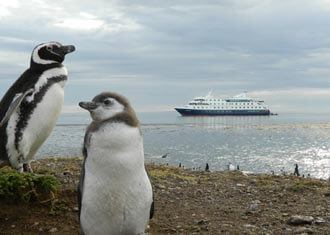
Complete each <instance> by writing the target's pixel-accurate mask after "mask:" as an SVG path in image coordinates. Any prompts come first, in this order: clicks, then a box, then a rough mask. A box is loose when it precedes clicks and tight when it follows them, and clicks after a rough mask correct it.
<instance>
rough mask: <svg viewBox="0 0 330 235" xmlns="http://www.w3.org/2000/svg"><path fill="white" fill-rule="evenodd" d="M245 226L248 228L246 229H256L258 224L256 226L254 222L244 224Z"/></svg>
mask: <svg viewBox="0 0 330 235" xmlns="http://www.w3.org/2000/svg"><path fill="white" fill-rule="evenodd" d="M243 227H244V228H246V229H255V228H257V226H254V225H252V224H244V225H243Z"/></svg>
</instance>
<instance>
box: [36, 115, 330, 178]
mask: <svg viewBox="0 0 330 235" xmlns="http://www.w3.org/2000/svg"><path fill="white" fill-rule="evenodd" d="M138 115H139V118H140V120H141V122H142V132H143V135H144V147H145V155H146V160H147V161H153V162H159V163H168V164H169V165H179V164H180V163H181V164H182V165H184V166H185V168H199V167H201V168H202V169H203V168H204V167H205V164H206V163H208V164H209V165H210V169H211V170H216V169H226V167H227V165H228V164H229V163H232V164H233V165H235V166H236V165H239V167H240V169H241V170H246V171H252V172H256V173H270V172H271V171H275V173H280V171H281V170H284V171H286V172H288V173H293V171H294V164H296V163H297V164H298V165H299V171H300V173H301V174H305V175H307V174H310V175H311V176H312V177H317V178H328V177H329V176H330V115H319V114H314V115H312V114H310V115H306V114H294V115H293V114H280V115H278V116H267V117H262V116H259V117H258V116H256V117H253V116H251V117H243V116H237V117H235V116H228V117H181V116H179V115H177V114H176V113H175V112H164V113H140V114H138ZM89 122H90V117H89V115H88V114H87V113H79V114H62V116H61V118H60V120H59V122H58V125H57V126H56V128H55V130H54V131H53V132H52V134H51V136H50V137H49V138H48V140H47V141H46V143H45V144H44V145H43V146H42V148H41V149H40V150H39V152H38V155H37V158H43V157H50V156H53V157H72V156H81V146H82V141H83V136H84V133H85V129H86V126H87V124H88V123H89ZM166 153H168V155H167V157H166V158H162V157H161V156H162V155H164V154H166Z"/></svg>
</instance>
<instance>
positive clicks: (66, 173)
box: [63, 171, 72, 175]
mask: <svg viewBox="0 0 330 235" xmlns="http://www.w3.org/2000/svg"><path fill="white" fill-rule="evenodd" d="M63 175H72V173H71V172H70V171H64V172H63Z"/></svg>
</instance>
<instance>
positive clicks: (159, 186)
mask: <svg viewBox="0 0 330 235" xmlns="http://www.w3.org/2000/svg"><path fill="white" fill-rule="evenodd" d="M157 188H160V189H166V187H165V186H164V185H162V184H157Z"/></svg>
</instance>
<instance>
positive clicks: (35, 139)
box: [6, 67, 67, 168]
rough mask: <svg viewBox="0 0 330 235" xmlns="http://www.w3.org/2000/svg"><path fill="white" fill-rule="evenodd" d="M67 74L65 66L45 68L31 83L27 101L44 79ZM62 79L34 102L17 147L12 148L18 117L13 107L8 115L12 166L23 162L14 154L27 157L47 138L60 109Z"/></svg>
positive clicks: (27, 158) (26, 159)
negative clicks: (38, 100)
mask: <svg viewBox="0 0 330 235" xmlns="http://www.w3.org/2000/svg"><path fill="white" fill-rule="evenodd" d="M61 75H65V76H66V75H67V70H66V68H65V67H61V68H54V69H50V70H47V71H45V72H44V73H43V74H42V75H41V76H40V78H39V80H38V82H37V83H36V84H35V86H34V90H35V91H34V93H33V94H32V95H31V96H29V97H28V98H27V101H28V102H31V101H32V99H33V98H34V95H35V94H36V93H37V92H38V91H40V89H41V87H42V86H44V85H45V84H46V83H47V81H48V79H50V78H52V77H55V76H61ZM63 87H64V83H63V82H61V83H55V84H53V85H52V86H51V87H50V88H49V89H48V90H47V92H46V93H45V94H44V96H43V98H42V100H41V102H40V103H38V104H37V106H36V108H35V109H34V111H33V113H32V114H31V117H30V119H29V121H28V125H27V126H26V127H25V130H24V132H23V136H22V139H21V140H20V142H19V151H17V149H16V148H15V128H16V124H17V121H18V118H19V115H18V112H19V109H17V111H16V112H14V113H13V114H12V116H11V117H10V118H9V121H8V125H7V135H8V140H7V146H6V147H7V151H8V155H9V160H10V162H11V164H12V165H13V166H14V167H15V168H19V167H20V165H21V164H22V163H23V162H22V161H20V162H19V161H18V159H17V158H18V156H19V155H22V157H23V158H24V159H21V160H23V161H24V162H26V161H28V160H31V159H32V157H33V156H34V154H35V153H36V151H37V150H38V148H39V147H40V146H41V145H42V143H43V142H44V141H45V140H46V139H47V137H48V136H49V134H50V133H51V131H52V129H53V128H54V126H55V123H56V120H57V118H58V116H59V114H60V112H61V108H62V104H63V100H64V90H63Z"/></svg>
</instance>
